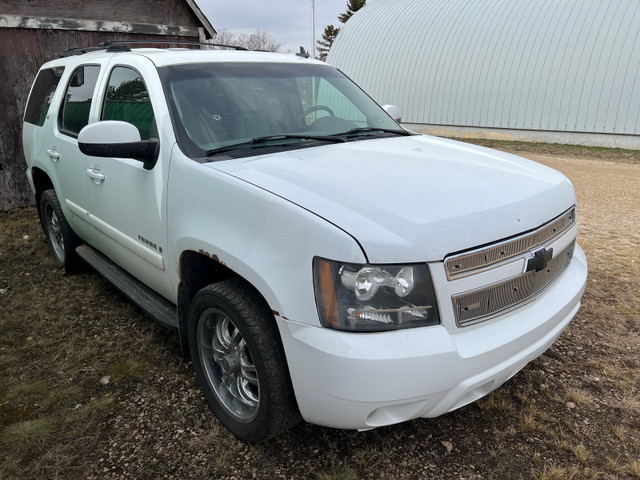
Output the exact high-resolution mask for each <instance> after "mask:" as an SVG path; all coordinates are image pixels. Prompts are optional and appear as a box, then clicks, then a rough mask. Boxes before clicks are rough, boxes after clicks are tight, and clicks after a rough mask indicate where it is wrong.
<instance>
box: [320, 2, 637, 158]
mask: <svg viewBox="0 0 640 480" xmlns="http://www.w3.org/2000/svg"><path fill="white" fill-rule="evenodd" d="M327 62H328V63H331V64H333V65H336V66H337V67H339V68H340V69H341V70H342V71H344V72H345V73H346V74H347V75H349V76H350V77H351V78H353V79H354V80H355V81H356V82H358V83H359V84H360V85H361V86H362V87H363V88H364V89H365V90H366V91H367V92H368V93H369V94H370V95H371V96H372V97H373V98H375V99H376V100H377V101H378V102H379V103H381V104H395V105H397V106H399V107H400V108H401V110H402V120H403V122H404V123H405V124H407V125H408V126H409V128H412V129H415V130H419V131H426V132H431V133H437V134H446V135H456V136H484V137H491V138H502V139H523V140H540V141H551V142H561V143H577V144H591V145H609V146H620V147H624V148H640V1H638V0H562V1H560V0H368V2H367V5H366V6H365V7H364V8H362V9H361V10H359V11H358V12H356V14H355V15H354V16H353V17H352V18H351V19H350V20H349V21H348V22H347V23H346V24H345V25H344V26H343V27H342V29H341V30H340V33H339V35H338V37H337V38H336V40H335V42H334V44H333V47H332V48H331V51H330V52H329V55H328V58H327Z"/></svg>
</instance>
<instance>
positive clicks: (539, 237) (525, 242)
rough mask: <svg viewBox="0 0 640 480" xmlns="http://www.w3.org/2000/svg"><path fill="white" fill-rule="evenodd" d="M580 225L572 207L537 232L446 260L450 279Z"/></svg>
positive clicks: (488, 266) (530, 247)
mask: <svg viewBox="0 0 640 480" xmlns="http://www.w3.org/2000/svg"><path fill="white" fill-rule="evenodd" d="M575 223H576V209H575V207H571V208H570V209H569V210H567V211H566V212H564V213H563V214H562V215H560V216H559V217H556V218H555V219H554V220H552V221H551V222H549V223H547V224H546V225H543V226H541V227H540V228H538V229H537V230H534V231H533V232H529V233H527V234H525V235H522V236H520V237H517V238H513V239H511V240H507V241H504V242H501V243H497V244H493V245H490V246H488V247H484V248H481V249H478V250H474V251H471V252H465V253H461V254H458V255H453V256H451V257H448V258H446V259H445V261H444V265H445V270H446V272H447V279H448V280H455V279H456V278H460V277H465V276H467V275H472V274H475V273H478V272H480V271H482V270H485V269H487V268H490V267H493V266H495V265H496V264H498V263H500V262H503V261H505V260H508V259H510V258H513V257H515V256H517V255H521V254H523V253H525V252H527V251H529V250H531V249H532V248H534V247H537V246H538V245H542V244H544V243H547V242H548V241H549V240H551V239H552V238H554V237H556V236H557V235H561V234H562V233H564V232H565V231H566V230H569V229H570V228H571V227H572V226H573V225H574V224H575Z"/></svg>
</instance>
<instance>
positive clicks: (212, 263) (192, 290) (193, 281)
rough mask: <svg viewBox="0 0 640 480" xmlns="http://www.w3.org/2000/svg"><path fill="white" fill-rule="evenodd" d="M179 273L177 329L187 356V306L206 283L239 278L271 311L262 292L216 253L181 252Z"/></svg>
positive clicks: (267, 309)
mask: <svg viewBox="0 0 640 480" xmlns="http://www.w3.org/2000/svg"><path fill="white" fill-rule="evenodd" d="M179 274H180V284H179V285H178V330H179V332H180V343H181V344H182V351H183V353H184V354H185V356H187V357H189V356H190V354H189V346H188V342H187V331H186V326H187V319H188V316H189V306H190V305H191V301H192V300H193V297H195V295H196V293H198V292H199V291H200V290H202V289H203V288H204V287H206V286H207V285H211V284H212V283H216V282H221V281H223V280H228V279H229V278H236V277H237V278H241V279H242V280H243V281H244V282H245V284H246V285H247V287H248V288H249V290H251V292H252V293H253V294H254V295H255V297H256V298H257V299H259V300H260V301H261V302H263V303H264V307H265V308H266V311H271V309H270V308H269V305H268V303H267V301H266V300H265V298H264V297H263V296H262V294H261V293H260V292H259V291H258V290H257V289H256V288H255V287H254V286H253V285H251V284H250V283H249V282H247V281H246V280H244V279H243V278H242V277H240V275H238V274H237V273H236V272H234V271H233V270H231V269H230V268H229V267H227V266H226V265H225V264H224V263H222V262H221V261H220V260H219V259H218V257H217V256H216V255H211V254H208V253H206V252H202V251H200V252H195V251H186V252H183V253H182V255H181V256H180V263H179Z"/></svg>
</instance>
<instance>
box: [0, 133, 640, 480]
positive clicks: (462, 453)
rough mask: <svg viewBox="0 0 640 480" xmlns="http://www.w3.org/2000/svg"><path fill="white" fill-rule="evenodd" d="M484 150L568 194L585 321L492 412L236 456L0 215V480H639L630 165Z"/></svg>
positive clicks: (117, 317)
mask: <svg viewBox="0 0 640 480" xmlns="http://www.w3.org/2000/svg"><path fill="white" fill-rule="evenodd" d="M478 143H480V142H478ZM487 143H488V144H489V145H491V146H493V147H497V148H502V149H505V150H509V151H514V152H516V153H517V154H519V155H522V156H525V157H528V158H531V159H533V160H537V161H539V162H541V163H544V164H546V165H549V166H551V167H553V168H556V169H558V170H560V171H562V172H563V173H565V174H566V175H567V176H568V177H569V178H570V179H571V180H572V182H573V183H574V185H575V187H576V190H577V195H578V221H579V238H578V241H579V243H580V244H581V245H582V247H583V248H584V249H585V251H586V253H587V257H588V259H589V269H590V273H589V280H588V285H587V291H586V293H585V296H584V298H583V306H582V308H581V310H580V311H579V313H578V315H577V317H576V319H575V320H574V322H573V323H572V324H571V325H570V326H569V328H568V329H567V330H566V332H565V333H564V334H563V335H562V336H561V337H560V339H559V341H558V342H556V343H555V344H554V345H553V346H552V347H551V348H550V349H549V350H548V351H547V352H546V353H545V354H544V355H543V356H541V357H540V358H539V359H537V360H535V361H533V362H532V363H531V364H529V365H528V366H527V367H525V368H524V369H523V370H522V371H521V372H520V373H519V374H517V375H516V376H515V377H514V378H513V379H511V380H510V381H509V382H507V383H506V384H505V385H504V386H503V387H501V388H500V389H498V390H497V391H495V392H493V393H492V394H490V395H489V396H487V397H485V398H483V399H481V400H480V401H478V402H475V403H474V404H471V405H468V406H467V407H464V408H462V409H460V410H457V411H455V412H452V413H450V414H447V415H444V416H442V417H439V418H437V419H421V420H415V421H412V422H408V423H405V424H401V425H396V426H391V427H385V428H380V429H376V430H372V431H368V432H361V433H358V432H351V431H341V430H334V429H329V428H323V427H318V426H314V425H309V424H305V423H301V424H299V425H298V426H297V427H295V428H293V429H292V430H290V431H289V432H287V433H286V434H284V435H283V436H281V437H279V438H276V439H275V440H273V441H271V442H269V443H267V444H264V445H247V444H245V443H242V442H240V441H238V440H237V439H236V438H235V437H233V436H232V435H230V434H229V433H228V432H227V431H226V430H225V429H224V427H223V426H222V425H221V424H220V423H219V422H218V421H217V419H216V418H215V417H214V416H213V414H212V413H211V411H210V410H209V409H208V407H207V405H206V402H205V400H204V398H203V396H202V395H201V393H200V390H199V387H198V385H197V383H196V380H195V376H194V374H193V372H192V367H191V364H190V363H189V362H187V361H185V360H184V359H183V358H182V357H181V356H180V351H179V345H178V340H177V336H176V335H175V334H173V333H171V332H168V331H166V330H164V329H163V328H162V327H160V326H158V325H156V324H155V323H154V322H153V321H151V320H149V319H148V318H147V317H145V316H144V315H143V314H141V313H140V312H139V311H138V310H136V309H135V307H133V306H131V305H130V304H129V303H128V302H127V301H126V300H125V299H124V298H123V297H122V296H121V295H120V294H118V293H117V292H116V291H115V290H114V289H113V288H112V287H111V286H109V285H108V284H107V283H106V282H105V281H104V280H103V279H101V278H100V277H99V276H98V275H96V274H94V273H93V272H91V271H89V270H87V271H85V272H81V273H79V274H77V275H71V276H65V275H63V274H62V272H61V271H59V270H56V269H55V268H54V264H53V261H52V260H51V258H50V255H49V252H48V248H47V245H46V242H45V239H44V236H43V234H42V232H41V230H40V227H39V224H38V220H37V214H36V211H35V209H33V208H26V209H20V210H14V211H11V212H8V213H0V371H2V374H1V375H0V479H1V480H3V479H10V478H11V479H36V478H42V479H51V478H64V479H69V478H70V479H75V478H78V479H79V478H83V479H103V478H108V479H111V478H113V479H120V478H136V479H155V478H178V479H204V478H225V479H227V478H228V479H252V478H256V479H316V480H330V479H331V480H355V479H376V480H378V479H489V478H493V479H519V478H522V479H529V478H532V479H572V478H575V479H627V478H640V314H639V313H638V312H639V311H640V300H639V298H640V213H639V212H640V152H628V151H627V152H625V151H616V150H608V149H584V148H575V147H562V146H544V145H541V146H537V145H535V144H512V143H506V142H487Z"/></svg>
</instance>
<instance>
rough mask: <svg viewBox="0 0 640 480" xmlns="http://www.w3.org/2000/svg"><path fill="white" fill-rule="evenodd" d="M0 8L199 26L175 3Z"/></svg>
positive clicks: (5, 2) (38, 3)
mask: <svg viewBox="0 0 640 480" xmlns="http://www.w3.org/2000/svg"><path fill="white" fill-rule="evenodd" d="M0 9H1V11H0V14H3V15H16V16H29V17H56V18H74V19H82V20H115V19H117V20H118V21H119V22H130V23H151V24H156V25H182V26H186V27H194V28H196V30H197V27H200V26H201V23H200V21H199V20H198V18H197V16H196V14H195V13H194V12H193V10H191V8H189V5H188V4H187V2H186V1H176V0H132V1H128V2H123V1H121V0H111V1H99V2H98V1H95V0H30V1H28V2H25V1H24V0H2V5H1V7H0Z"/></svg>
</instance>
